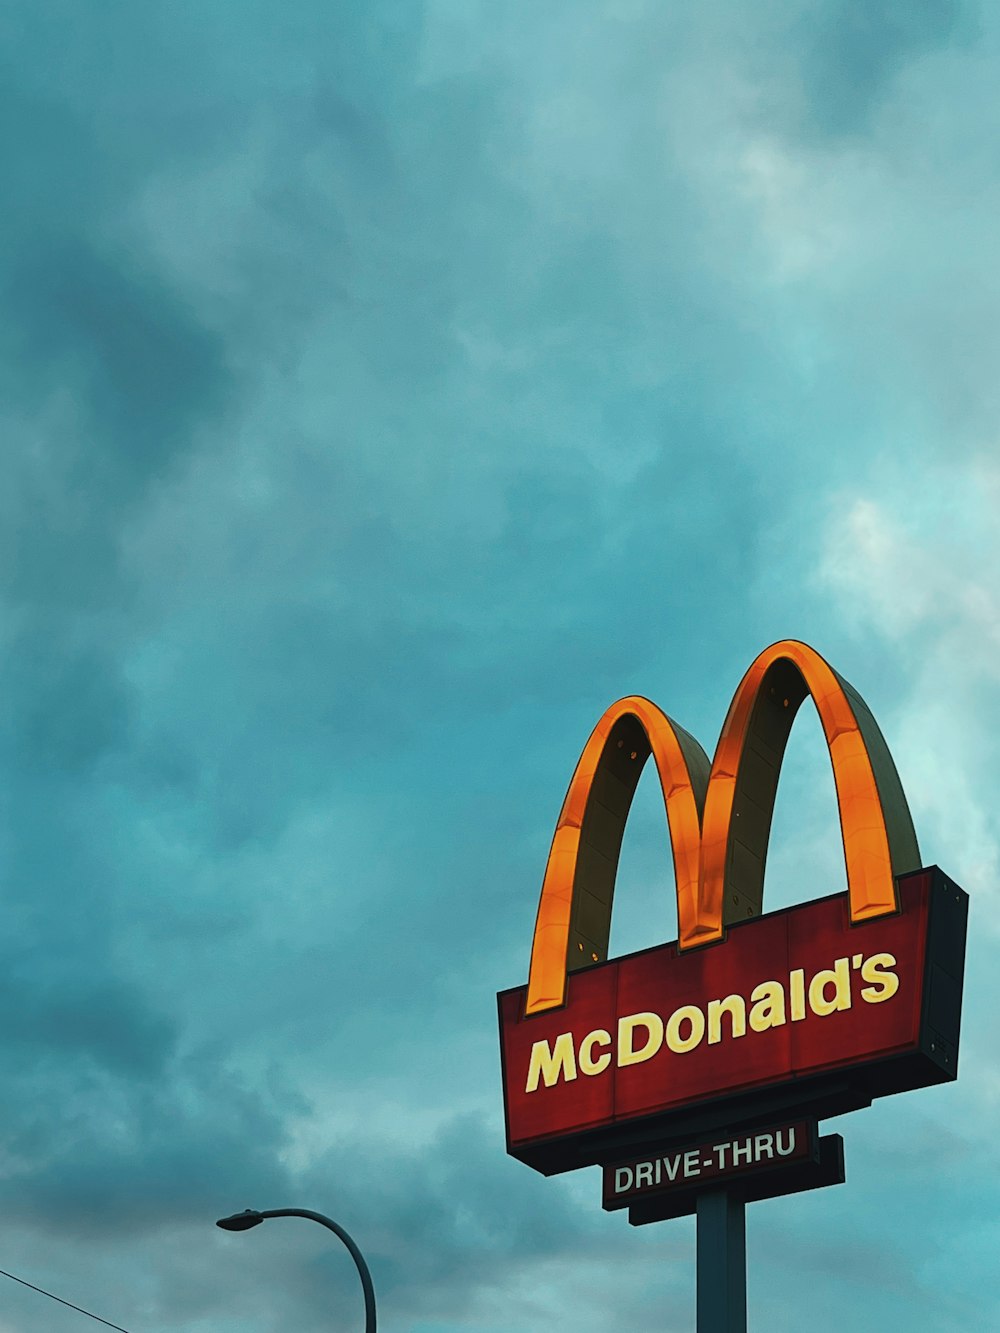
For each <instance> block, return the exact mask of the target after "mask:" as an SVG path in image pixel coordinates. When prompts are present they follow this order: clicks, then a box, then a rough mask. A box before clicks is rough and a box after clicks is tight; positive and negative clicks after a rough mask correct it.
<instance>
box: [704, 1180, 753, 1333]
mask: <svg viewBox="0 0 1000 1333" xmlns="http://www.w3.org/2000/svg"><path fill="white" fill-rule="evenodd" d="M697 1216H698V1258H697V1273H698V1279H697V1280H698V1333H746V1329H747V1242H746V1204H745V1203H744V1202H743V1201H742V1199H736V1198H734V1197H733V1195H732V1194H731V1193H730V1192H729V1190H726V1189H718V1190H706V1191H705V1193H704V1194H699V1195H698V1205H697Z"/></svg>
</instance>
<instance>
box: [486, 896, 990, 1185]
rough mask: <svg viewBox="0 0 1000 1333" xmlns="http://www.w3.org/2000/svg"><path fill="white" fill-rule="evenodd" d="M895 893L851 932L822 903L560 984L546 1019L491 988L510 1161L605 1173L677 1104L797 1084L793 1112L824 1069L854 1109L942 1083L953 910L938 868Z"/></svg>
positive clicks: (950, 1049)
mask: <svg viewBox="0 0 1000 1333" xmlns="http://www.w3.org/2000/svg"><path fill="white" fill-rule="evenodd" d="M898 887H899V902H900V911H899V912H898V914H896V915H894V916H883V917H879V918H876V919H874V920H871V921H865V922H861V923H857V924H853V925H852V923H851V919H850V910H849V903H848V897H847V895H846V894H845V895H838V896H835V897H831V898H822V899H819V900H817V901H814V902H809V903H804V904H802V905H801V906H797V907H792V908H788V909H785V910H783V911H780V912H774V913H771V914H770V915H767V916H762V917H759V918H756V919H753V920H749V921H747V922H745V923H742V924H739V925H735V926H732V927H731V928H730V929H729V932H728V935H727V937H726V938H725V939H724V940H722V941H720V942H719V943H716V944H712V945H710V946H708V947H706V948H703V949H696V950H688V951H685V952H680V951H679V950H678V948H677V946H676V944H673V943H671V944H665V945H661V946H659V947H658V948H654V949H649V950H645V951H644V952H641V953H637V954H631V955H628V956H626V957H623V958H616V959H612V960H610V961H608V962H606V963H603V964H600V965H598V966H595V967H592V968H589V969H586V970H582V971H579V972H575V973H572V974H571V975H570V976H569V978H568V990H567V1000H566V1003H565V1005H564V1006H562V1007H561V1008H558V1009H549V1010H546V1011H544V1012H541V1013H535V1014H531V1015H526V1014H525V1000H526V988H525V987H519V988H517V989H515V990H510V991H505V992H503V993H502V994H501V995H500V996H499V997H498V999H499V1006H500V1028H501V1045H502V1052H503V1063H504V1094H505V1107H506V1116H507V1136H508V1149H509V1151H510V1152H511V1153H512V1154H513V1155H514V1156H517V1157H520V1158H521V1159H522V1160H523V1161H526V1162H528V1163H529V1164H530V1165H533V1166H536V1167H537V1168H538V1169H539V1170H542V1171H545V1172H546V1173H550V1172H552V1171H561V1170H567V1169H570V1168H571V1167H574V1166H580V1165H584V1164H586V1163H587V1162H595V1161H603V1162H608V1161H613V1160H616V1159H617V1160H619V1161H620V1160H621V1159H622V1157H623V1156H624V1155H625V1154H624V1153H623V1150H622V1147H621V1143H622V1138H621V1133H620V1131H621V1130H622V1128H623V1127H634V1126H636V1125H639V1126H645V1127H646V1128H647V1129H648V1130H649V1131H650V1135H652V1134H653V1133H655V1134H656V1135H658V1136H659V1135H663V1134H666V1135H668V1136H669V1134H670V1133H671V1130H672V1129H673V1132H674V1134H675V1135H676V1133H677V1128H676V1126H677V1125H678V1123H679V1122H678V1116H679V1113H681V1112H683V1111H684V1109H685V1108H690V1107H692V1106H694V1105H695V1104H697V1105H698V1106H699V1107H701V1106H703V1105H704V1104H707V1103H712V1102H715V1103H720V1102H725V1101H726V1100H727V1099H728V1100H731V1099H733V1098H734V1097H738V1096H739V1095H741V1094H747V1093H748V1092H751V1091H753V1090H755V1089H764V1088H773V1087H776V1086H784V1087H787V1088H790V1089H793V1090H794V1089H799V1090H800V1091H801V1092H802V1093H803V1100H802V1101H801V1103H800V1104H799V1108H798V1109H801V1108H802V1107H804V1106H806V1102H807V1098H806V1096H805V1094H806V1092H807V1091H808V1090H809V1089H810V1088H817V1089H819V1088H826V1089H829V1088H830V1087H831V1086H833V1084H832V1083H831V1079H830V1076H831V1075H836V1074H838V1073H841V1074H846V1073H848V1072H849V1073H850V1081H851V1087H852V1089H853V1090H852V1092H851V1093H850V1094H849V1097H848V1100H849V1101H850V1103H851V1104H853V1105H864V1104H867V1102H868V1101H870V1100H871V1098H872V1097H873V1096H879V1095H882V1094H883V1093H885V1092H896V1091H901V1090H903V1089H904V1088H909V1087H918V1086H922V1085H924V1084H928V1083H933V1082H941V1081H945V1080H948V1079H951V1078H954V1077H955V1074H956V1072H957V1042H958V1018H959V1010H960V1003H961V977H962V957H963V956H964V933H965V911H966V904H967V898H966V895H965V894H964V893H962V891H961V890H960V889H958V888H957V886H955V885H954V884H953V883H951V882H950V881H949V880H947V879H946V878H945V877H944V876H943V875H941V873H940V872H939V871H937V870H925V871H919V872H917V873H916V874H914V875H909V876H906V877H904V878H902V879H900V881H899V885H898ZM932 925H933V928H932ZM813 1109H814V1108H813ZM837 1109H838V1110H839V1109H848V1108H847V1106H846V1105H844V1106H838V1108H837ZM830 1113H831V1112H830V1111H827V1114H830ZM737 1122H738V1118H737V1119H736V1120H734V1123H737ZM616 1131H617V1138H616ZM557 1143H558V1144H560V1145H561V1150H560V1151H559V1152H553V1151H552V1148H553V1146H554V1145H556V1144H557ZM615 1143H617V1144H618V1145H619V1146H618V1148H617V1151H614V1144H615ZM567 1145H569V1148H568V1150H567Z"/></svg>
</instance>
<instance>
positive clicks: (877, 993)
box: [861, 953, 899, 1004]
mask: <svg viewBox="0 0 1000 1333" xmlns="http://www.w3.org/2000/svg"><path fill="white" fill-rule="evenodd" d="M895 966H896V959H895V958H894V957H893V955H892V954H891V953H873V954H872V956H871V958H866V959H865V961H864V962H863V963H862V964H861V976H862V977H863V979H864V980H865V981H870V982H873V983H874V984H873V985H870V986H864V987H862V990H861V998H862V999H863V1000H867V1002H868V1003H869V1004H881V1003H882V1001H883V1000H891V999H892V997H893V996H894V995H895V994H896V992H897V991H898V990H899V977H897V976H896V974H895V972H890V971H889V968H892V967H895Z"/></svg>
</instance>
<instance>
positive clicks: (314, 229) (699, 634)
mask: <svg viewBox="0 0 1000 1333" xmlns="http://www.w3.org/2000/svg"><path fill="white" fill-rule="evenodd" d="M998 59H1000V10H998V8H997V7H995V6H990V5H978V4H976V3H973V0H866V3H865V4H864V5H861V6H859V5H857V4H854V3H851V2H850V0H809V2H805V0H781V3H778V0H755V3H754V4H752V5H747V4H745V3H743V2H742V0H698V3H693V2H692V3H688V0H683V2H680V0H675V2H674V3H667V4H664V3H663V2H662V0H659V2H654V0H616V2H614V3H613V2H612V0H549V3H547V4H545V5H539V4H538V3H536V2H531V3H529V2H528V0H510V3H508V4H506V5H496V4H486V3H484V0H370V2H369V3H366V4H363V5H360V4H349V3H345V2H344V0H339V2H338V0H333V2H332V3H331V2H330V0H327V2H326V3H323V4H320V3H317V2H316V0H292V2H291V3H289V4H284V5H274V4H264V3H261V0H243V2H242V3H240V4H235V3H233V0H198V3H193V0H174V3H172V4H170V5H167V4H162V3H151V4H141V5H137V4H134V3H125V2H124V0H100V3H96V2H94V3H89V4H88V3H86V2H85V0H84V2H83V3H81V0H48V3H46V4H44V5H38V4H29V3H27V0H8V3H6V4H5V5H4V6H3V7H2V8H0V145H2V146H0V160H2V167H3V182H4V188H3V193H4V200H5V202H4V206H3V208H2V210H0V442H2V462H3V483H2V485H0V542H2V544H3V551H2V557H0V675H2V682H0V698H2V700H3V703H2V705H0V764H2V769H3V776H2V782H0V793H2V796H0V800H2V814H0V847H2V850H0V921H2V931H0V957H2V964H3V966H2V968H0V995H2V997H3V1013H4V1015H5V1021H4V1022H3V1024H2V1025H0V1079H2V1084H0V1086H2V1088H3V1097H2V1107H3V1115H2V1118H0V1269H3V1270H5V1271H9V1272H12V1273H15V1274H17V1275H18V1276H21V1277H23V1278H25V1279H26V1280H28V1281H31V1282H33V1283H35V1284H37V1285H39V1286H42V1287H45V1288H47V1289H48V1290H51V1291H53V1292H55V1293H56V1294H58V1295H60V1296H62V1297H63V1298H64V1299H67V1300H70V1301H73V1302H75V1303H76V1304H79V1305H82V1306H84V1307H86V1308H87V1309H89V1310H92V1311H94V1312H96V1313H98V1314H100V1315H101V1316H102V1317H103V1318H105V1319H108V1320H111V1321H113V1322H114V1323H117V1324H119V1325H122V1326H123V1327H125V1328H127V1329H128V1330H129V1331H130V1333H168V1330H170V1333H227V1331H228V1330H236V1329H239V1330H242V1333H278V1331H279V1330H281V1331H282V1333H284V1331H286V1330H288V1329H290V1328H295V1329H297V1330H300V1331H301V1333H320V1330H328V1329H330V1330H343V1331H344V1333H349V1331H350V1330H354V1329H359V1328H360V1327H361V1326H362V1315H361V1296H360V1289H359V1284H358V1281H357V1276H356V1274H355V1272H354V1271H353V1268H352V1266H351V1261H350V1258H349V1256H348V1255H347V1253H346V1251H344V1250H343V1249H342V1247H340V1246H339V1245H338V1244H337V1243H336V1242H335V1241H334V1238H333V1237H331V1236H329V1234H328V1233H326V1232H324V1231H323V1230H322V1228H319V1227H316V1226H314V1225H313V1224H311V1223H308V1222H304V1221H293V1220H283V1221H274V1222H270V1223H268V1224H267V1225H265V1226H264V1227H260V1228H258V1229H256V1230H255V1231H252V1232H250V1233H248V1234H246V1235H242V1236H234V1235H226V1234H224V1233H222V1232H221V1231H218V1230H217V1229H216V1228H215V1227H214V1225H213V1223H214V1221H215V1219H216V1218H217V1217H220V1216H223V1215H225V1214H227V1213H231V1212H234V1211H237V1210H240V1209H243V1208H246V1207H254V1208H278V1207H303V1208H312V1209H316V1210H319V1211H321V1212H325V1213H328V1214H329V1215H331V1216H333V1217H335V1218H336V1219H337V1220H338V1221H339V1222H340V1223H341V1224H342V1225H343V1226H345V1227H347V1229H348V1230H349V1231H350V1232H351V1234H352V1235H353V1236H354V1237H355V1239H356V1240H357V1242H358V1244H359V1245H360V1246H361V1248H362V1250H363V1251H364V1253H365V1255H366V1257H367V1259H368V1262H369V1265H370V1267H371V1270H372V1274H373V1277H374V1281H375V1286H376V1291H377V1295H378V1302H379V1314H380V1326H382V1327H384V1328H385V1329H386V1330H387V1331H388V1330H391V1331H395V1333H474V1331H476V1333H478V1330H503V1331H504V1333H537V1330H538V1329H540V1328H545V1329H551V1330H554V1331H555V1333H559V1331H560V1330H567V1331H568V1330H573V1333H597V1331H598V1330H605V1329H607V1328H609V1327H616V1328H622V1329H635V1330H639V1331H642V1330H653V1329H662V1330H689V1329H690V1328H692V1327H693V1322H694V1300H695V1291H694V1223H693V1221H692V1220H691V1219H682V1220H679V1221H674V1222H668V1223H663V1224H659V1225H657V1226H651V1227H645V1228H640V1229H633V1228H630V1227H629V1226H628V1224H627V1222H626V1220H625V1216H624V1214H621V1213H618V1214H605V1213H603V1212H602V1210H601V1207H600V1174H599V1171H597V1170H596V1169H594V1168H591V1169H588V1170H585V1171H581V1172H577V1173H573V1174H570V1175H565V1176H560V1177H555V1178H552V1179H544V1178H542V1177H541V1176H539V1175H537V1174H536V1173H535V1172H533V1171H532V1170H530V1169H529V1168H528V1167H526V1166H524V1165H522V1164H521V1163H519V1162H517V1161H515V1160H514V1159H512V1158H509V1157H508V1156H507V1155H506V1153H505V1144H504V1131H503V1115H502V1104H501V1088H500V1073H499V1053H498V1039H497V1031H496V1000H495V996H496V992H497V991H499V990H503V989H506V988H508V987H511V986H516V985H520V984H522V983H523V982H524V981H525V980H526V976H527V962H528V952H529V948H530V943H531V931H532V926H533V922H534V913H535V909H536V905H537V900H538V893H539V889H540V886H541V879H542V873H543V870H544V865H545V858H546V855H547V852H548V847H549V842H550V840H551V836H552V831H553V828H554V824H555V820H556V817H557V815H558V812H559V807H560V804H561V801H562V797H563V794H564V792H565V789H566V784H567V782H568V780H569V777H570V775H571V773H572V770H573V766H574V764H575V762H576V759H577V757H578V756H579V753H580V750H581V748H582V746H583V744H584V742H585V740H586V738H587V735H588V734H589V732H590V730H591V728H592V726H593V725H594V723H595V722H596V720H597V718H598V717H599V716H600V715H601V713H602V712H603V710H604V709H605V707H606V706H607V705H608V704H609V703H611V702H612V701H613V700H614V699H616V698H618V697H620V696H622V695H625V694H629V693H639V694H644V695H647V696H648V697H650V698H652V699H653V700H655V701H656V702H657V703H658V704H659V705H660V706H661V707H662V708H663V709H665V710H666V711H667V712H668V713H669V714H670V715H671V716H672V717H674V718H676V719H677V720H678V721H679V722H681V724H682V725H683V726H685V727H686V728H688V729H689V730H690V731H692V732H693V733H694V734H695V735H697V736H698V737H699V738H700V740H701V742H702V744H703V745H704V746H705V747H706V748H707V749H708V750H709V752H711V750H712V748H713V746H714V743H715V739H716V738H717V736H718V732H719V727H720V725H721V722H722V719H723V717H724V715H725V710H726V708H727V706H728V703H729V700H730V698H731V697H732V693H733V691H734V689H735V687H736V685H737V683H738V681H739V679H740V676H741V675H742V673H743V671H744V670H745V668H746V667H747V665H748V664H749V663H750V661H751V660H752V659H753V658H754V656H755V655H756V654H757V652H758V651H759V650H760V649H762V648H763V647H764V646H765V645H767V644H769V643H771V642H773V641H774V640H777V639H781V638H786V637H793V638H798V639H803V640H805V641H806V642H808V643H810V644H812V645H813V646H814V647H815V648H817V649H818V650H819V651H820V652H821V653H822V654H823V655H824V656H825V657H826V658H827V659H828V660H829V661H830V662H831V663H832V664H833V665H834V666H835V667H836V668H837V670H839V671H840V672H841V673H842V674H843V675H844V676H845V677H846V678H847V679H848V680H850V681H851V682H852V683H853V684H854V685H855V686H856V687H857V688H858V689H859V690H860V691H861V693H862V694H863V695H864V697H865V698H866V700H867V702H868V704H869V705H870V707H871V708H872V710H873V712H874V714H875V716H876V717H877V718H878V720H879V722H880V724H881V727H882V730H883V732H884V733H885V735H886V738H887V740H888V743H889V746H890V748H891V750H892V752H893V754H894V756H895V759H896V763H897V766H898V768H899V771H900V775H901V778H902V781H903V785H904V788H905V790H906V792H907V795H908V797H909V801H910V805H911V809H912V812H913V815H914V820H915V824H916V828H917V833H918V837H919V839H920V844H921V852H922V859H923V861H924V863H925V864H935V863H936V864H940V865H941V866H942V867H943V868H944V869H945V871H946V872H947V873H948V874H949V875H951V876H952V877H954V878H955V879H956V880H957V881H958V882H959V883H960V884H962V885H963V886H964V887H965V888H966V889H967V891H968V892H969V894H970V896H971V924H970V949H969V957H968V966H967V979H966V999H965V1023H964V1028H963V1047H962V1057H961V1073H960V1077H959V1080H958V1082H957V1083H955V1084H951V1085H946V1086H942V1087H938V1088H934V1089H929V1090H924V1091H920V1092H913V1093H909V1094H906V1095H904V1096H900V1097H896V1098H890V1099H886V1100H885V1101H883V1102H881V1103H878V1104H876V1105H875V1106H874V1107H872V1108H871V1109H869V1110H866V1111H861V1112H858V1113H855V1114H854V1115H853V1116H850V1117H844V1118H842V1119H841V1120H838V1121H835V1122H829V1123H828V1126H827V1127H828V1128H829V1129H833V1130H836V1131H837V1132H840V1133H842V1134H843V1135H844V1138H845V1147H846V1161H847V1182H846V1184H844V1185H842V1186H838V1187H836V1188H832V1189H829V1190H823V1191H817V1192H815V1193H812V1194H807V1195H802V1196H799V1197H797V1198H788V1199H783V1200H782V1199H779V1200H774V1201H768V1202H764V1203H758V1204H754V1205H753V1206H752V1207H751V1208H750V1209H749V1210H748V1223H747V1233H748V1252H749V1301H750V1318H751V1326H752V1327H755V1328H757V1329H761V1330H765V1329H766V1330H768V1331H769V1333H785V1331H786V1330H787V1331H788V1333H791V1331H792V1330H799V1329H801V1328H803V1327H805V1326H807V1323H808V1327H810V1328H811V1329H812V1330H814V1333H831V1331H832V1330H834V1329H841V1328H843V1327H850V1328H851V1329H853V1330H857V1331H858V1333H869V1331H871V1333H874V1330H883V1329H885V1328H889V1327H907V1328H909V1329H912V1330H928V1331H932V1330H933V1331H935V1333H936V1331H941V1333H951V1331H953V1330H954V1331H956V1333H957V1331H958V1330H961V1333H968V1330H973V1329H984V1330H990V1329H995V1328H997V1327H1000V1268H998V1266H997V1264H996V1253H997V1248H998V1241H1000V1222H998V1220H997V1219H998V1218H1000V1142H998V1139H997V1135H996V1133H995V1126H996V1123H997V1112H998V1107H1000V1074H998V1056H1000V1032H998V1030H997V1027H996V1024H995V1023H994V1021H993V1015H994V1013H995V1011H996V1008H997V1005H998V1004H1000V969H998V966H997V962H996V958H997V951H998V949H1000V925H998V922H997V909H998V908H1000V900H998V892H997V886H998V870H1000V817H998V813H997V811H998V809H1000V776H998V774H1000V742H998V740H997V737H998V735H1000V593H998V591H997V589H998V586H1000V582H998V579H997V571H998V567H1000V535H998V524H997V521H996V516H997V514H998V512H1000V450H998V442H1000V373H998V354H1000V334H998V328H1000V228H998V227H997V221H996V219H997V216H998V210H1000V155H998V150H997V144H998V143H1000V97H998V94H997V90H996V82H997V81H996V68H997V62H998ZM844 885H845V877H844V868H843V857H842V850H841V844H840V835H839V829H838V825H837V816H836V802H835V797H834V789H833V782H832V777H831V773H830V766H829V760H828V756H827V753H826V749H825V746H824V745H823V742H822V736H821V732H820V729H819V725H818V722H817V720H816V717H815V713H814V712H813V711H812V710H811V708H810V706H809V705H808V703H807V704H806V706H805V707H804V708H803V710H802V713H801V714H800V717H799V719H798V721H797V723H796V726H795V728H794V730H793V733H792V740H791V742H790V746H789V751H788V756H787V760H786V764H785V767H784V769H783V772H782V778H781V782H780V784H779V790H778V801H777V811H776V818H775V825H774V830H773V834H772V844H771V854H770V857H769V863H768V875H767V882H766V887H765V907H780V906H784V905H786V904H789V903H794V902H799V901H805V900H807V899H809V898H813V897H817V896H821V895H822V894H825V893H833V892H839V891H841V890H842V889H843V888H844ZM675 930H676V912H675V907H674V890H673V877H672V867H671V860H670V854H669V844H668V841H667V836H666V828H665V823H664V820H663V811H662V803H660V798H659V792H658V790H657V788H656V784H655V779H654V778H651V777H650V775H649V774H647V775H646V776H645V777H644V778H643V780H642V782H641V783H640V787H639V791H638V793H637V797H636V802H635V806H634V810H633V814H632V817H631V819H630V821H629V827H628V830H627V832H626V837H625V843H624V847H623V853H622V862H621V867H620V874H619V879H618V892H617V895H616V910H615V919H614V923H613V930H612V951H613V952H615V953H622V952H626V951H629V950H633V949H637V948H643V947H646V946H648V945H652V944H656V943H659V942H661V941H663V940H666V939H671V938H673V937H674V934H675ZM95 1327H97V1325H96V1324H94V1323H93V1321H91V1320H88V1319H86V1318H84V1316H82V1315H80V1314H77V1313H74V1312H73V1311H72V1310H69V1309H66V1308H63V1307H60V1306H58V1305H56V1304H55V1303H53V1302H52V1301H50V1300H47V1299H45V1298H44V1297H43V1296H41V1295H38V1294H37V1293H35V1292H33V1291H30V1290H27V1289H26V1288H23V1287H20V1286H17V1285H16V1284H15V1283H13V1282H11V1281H9V1280H7V1279H4V1278H0V1333H63V1330H66V1333H72V1330H77V1329H79V1330H81V1331H82V1330H83V1329H85V1328H95Z"/></svg>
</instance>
